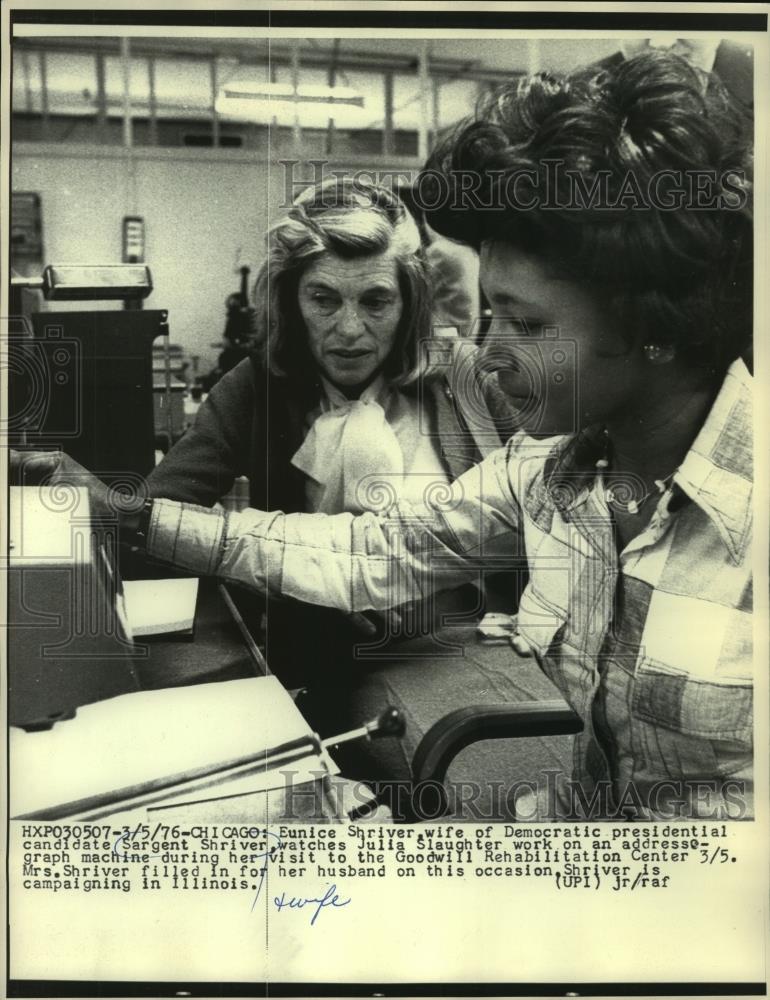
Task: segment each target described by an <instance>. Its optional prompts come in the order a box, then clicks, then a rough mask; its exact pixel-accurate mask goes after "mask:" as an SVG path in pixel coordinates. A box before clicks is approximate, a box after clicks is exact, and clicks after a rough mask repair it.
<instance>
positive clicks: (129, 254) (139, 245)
mask: <svg viewBox="0 0 770 1000" xmlns="http://www.w3.org/2000/svg"><path fill="white" fill-rule="evenodd" d="M123 263H124V264H144V219H143V218H142V217H141V216H140V215H126V216H124V217H123Z"/></svg>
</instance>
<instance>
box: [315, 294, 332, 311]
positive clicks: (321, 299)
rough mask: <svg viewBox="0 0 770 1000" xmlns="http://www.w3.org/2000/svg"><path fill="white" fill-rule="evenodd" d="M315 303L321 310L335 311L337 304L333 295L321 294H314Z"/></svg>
mask: <svg viewBox="0 0 770 1000" xmlns="http://www.w3.org/2000/svg"><path fill="white" fill-rule="evenodd" d="M313 302H314V304H315V305H317V306H318V307H319V308H320V309H333V308H334V306H335V304H336V303H335V300H334V299H333V298H332V296H331V295H323V294H322V293H321V292H316V293H314V295H313Z"/></svg>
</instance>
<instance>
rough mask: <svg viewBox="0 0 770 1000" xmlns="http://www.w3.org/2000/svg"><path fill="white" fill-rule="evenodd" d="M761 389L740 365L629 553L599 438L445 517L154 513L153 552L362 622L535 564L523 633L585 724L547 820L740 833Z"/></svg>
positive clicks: (747, 806) (527, 445)
mask: <svg viewBox="0 0 770 1000" xmlns="http://www.w3.org/2000/svg"><path fill="white" fill-rule="evenodd" d="M751 392H752V386H751V378H750V376H749V373H748V371H747V370H746V367H745V365H744V364H743V362H741V361H737V362H735V363H734V364H733V365H732V366H731V368H730V370H729V372H728V373H727V376H726V378H725V381H724V383H723V386H722V388H721V390H720V392H719V394H718V396H717V398H716V400H715V402H714V405H713V407H712V409H711V412H710V414H709V416H708V418H707V420H706V422H705V424H704V425H703V427H702V428H701V430H700V432H699V434H698V436H697V438H696V440H695V442H694V443H693V445H692V447H691V449H690V451H689V452H688V454H687V456H686V457H685V460H684V462H683V463H682V465H681V466H680V468H679V469H678V471H677V473H676V475H675V476H674V479H673V488H672V491H671V492H670V493H668V494H666V495H665V496H664V497H663V498H662V499H661V501H660V502H659V504H658V507H657V509H656V511H655V513H654V515H653V517H652V519H651V521H650V523H649V525H648V526H647V527H646V528H645V529H644V530H643V531H642V532H641V533H640V534H639V535H638V536H637V537H635V538H634V539H633V540H632V541H631V542H630V543H629V544H628V545H627V546H626V547H625V549H624V550H623V551H622V552H621V553H620V554H619V555H618V552H617V548H616V544H615V536H614V528H613V523H612V517H611V514H610V511H609V509H608V506H607V503H606V499H605V491H604V488H603V487H602V484H601V477H600V476H599V477H597V472H596V466H595V462H596V458H597V452H596V445H597V441H596V436H595V434H592V433H591V432H584V433H581V434H579V435H577V436H574V437H561V438H556V439H550V440H549V441H547V442H542V441H540V442H536V441H534V440H533V439H532V438H529V437H527V436H525V435H523V434H519V435H516V436H514V437H513V438H512V439H511V440H510V441H509V442H508V445H507V446H506V447H505V448H501V449H499V450H498V451H496V452H494V453H493V454H492V455H491V456H489V457H488V458H487V459H486V460H485V461H483V462H482V463H481V464H480V465H478V466H476V467H475V468H473V469H471V470H470V471H469V472H467V473H466V474H465V475H463V476H462V477H461V478H460V479H459V480H457V481H456V482H455V483H454V484H453V486H452V488H451V490H449V489H448V490H447V491H446V495H443V496H438V497H435V498H434V502H433V503H432V504H431V505H426V506H424V507H412V506H410V505H408V504H405V503H400V504H398V505H396V506H393V507H391V508H390V509H388V510H386V511H385V510H384V511H383V512H382V513H381V514H379V515H378V514H375V513H369V514H364V515H361V516H359V517H353V516H352V515H350V514H339V515H335V516H332V517H329V516H326V515H319V514H289V515H285V514H281V513H263V512H260V511H254V510H248V511H243V512H241V513H238V514H229V515H224V514H215V513H212V512H210V511H204V510H202V509H201V508H195V507H190V506H188V505H182V504H173V503H171V502H169V501H156V502H155V504H154V507H153V512H152V517H151V523H150V530H149V535H148V548H149V551H150V553H151V554H153V555H155V556H157V557H159V558H162V559H167V560H169V561H172V562H175V563H177V564H179V565H182V566H186V567H187V568H189V569H191V570H193V571H195V572H197V573H202V574H207V573H210V574H217V575H219V576H222V577H225V578H227V579H230V580H234V581H238V582H240V583H245V584H247V585H250V586H252V587H254V586H256V587H258V588H260V589H265V590H267V591H268V592H269V593H275V594H279V593H283V594H284V595H287V596H291V597H295V598H298V599H300V600H303V601H308V602H311V603H318V604H328V605H331V606H334V607H337V608H340V609H343V610H348V611H350V610H365V609H367V608H385V607H388V606H391V605H394V604H401V603H404V602H405V601H406V600H412V599H415V598H424V597H425V596H426V595H428V594H430V593H432V592H433V591H435V590H437V589H439V588H441V587H442V586H449V585H451V586H456V585H457V584H458V583H459V582H461V581H463V580H469V579H475V580H477V579H478V578H479V576H480V575H483V573H485V572H490V571H498V570H500V569H506V568H511V567H512V566H515V565H523V564H526V565H527V566H528V568H529V575H530V578H529V583H528V585H527V587H526V590H525V591H524V594H523V596H522V598H521V602H520V605H519V611H518V628H519V631H520V634H521V636H523V637H524V639H525V640H526V641H527V643H528V644H529V646H530V647H531V648H532V650H533V652H534V654H535V655H536V656H537V658H538V660H539V662H540V663H541V665H542V668H543V670H544V671H545V672H546V674H547V675H548V677H550V678H551V680H552V681H553V682H554V683H555V684H556V685H557V686H558V688H559V689H560V690H561V691H562V692H563V694H564V697H565V698H566V700H567V701H568V702H569V703H570V704H571V705H572V706H573V708H574V709H575V710H576V711H577V712H578V713H579V715H580V716H581V718H582V719H583V720H584V724H585V729H584V732H583V733H582V734H581V735H580V736H579V737H577V738H576V740H575V749H574V772H573V774H572V775H570V776H560V777H558V779H556V780H555V783H554V785H553V786H552V787H551V788H550V789H549V790H547V793H548V795H549V797H550V801H548V802H547V803H546V802H543V810H544V812H545V813H547V814H548V815H550V816H553V815H557V816H574V815H591V816H594V817H597V816H602V815H605V816H606V815H624V816H628V817H629V818H630V817H637V818H652V817H658V818H665V819H673V818H677V817H679V816H702V817H704V818H706V817H709V818H711V817H714V818H716V817H720V818H741V817H742V816H747V815H750V813H751V795H752V771H753V769H752V693H753V687H752V634H751V628H752V625H751V557H752V553H751V524H752V504H751V498H752V458H751V440H752V419H751ZM617 492H618V491H617V488H616V493H617ZM515 668H516V657H515V654H513V652H512V657H511V669H512V670H515ZM554 789H556V792H555V793H554ZM540 797H541V801H543V791H542V790H541V793H540Z"/></svg>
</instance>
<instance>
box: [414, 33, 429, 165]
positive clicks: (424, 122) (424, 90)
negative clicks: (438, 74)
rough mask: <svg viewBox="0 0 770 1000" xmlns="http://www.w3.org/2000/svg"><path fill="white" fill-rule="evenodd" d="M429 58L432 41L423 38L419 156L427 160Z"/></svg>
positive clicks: (421, 50) (419, 65) (418, 133)
mask: <svg viewBox="0 0 770 1000" xmlns="http://www.w3.org/2000/svg"><path fill="white" fill-rule="evenodd" d="M429 58H430V42H428V41H427V40H425V39H423V41H422V43H421V45H420V57H419V64H418V72H419V77H420V81H419V87H420V124H419V127H418V129H417V156H418V158H419V159H420V160H427V158H428V89H429V87H430V74H429V71H428V61H429Z"/></svg>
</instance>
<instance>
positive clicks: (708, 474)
mask: <svg viewBox="0 0 770 1000" xmlns="http://www.w3.org/2000/svg"><path fill="white" fill-rule="evenodd" d="M752 441H753V420H752V378H751V375H750V374H749V370H748V368H747V367H746V365H745V363H744V362H743V361H742V360H741V359H740V358H739V359H738V360H737V361H734V362H733V364H732V365H731V366H730V367H729V369H728V370H727V374H726V375H725V379H724V382H723V383H722V387H721V388H720V390H719V393H718V394H717V397H716V399H715V400H714V404H713V406H712V407H711V410H710V412H709V415H708V417H707V418H706V422H705V423H704V424H703V427H701V429H700V431H699V433H698V436H697V437H696V438H695V441H694V442H693V444H692V447H691V448H690V450H689V451H688V453H687V455H686V456H685V459H684V461H683V462H682V464H681V465H680V466H679V471H678V472H677V474H676V476H675V477H674V481H675V482H676V483H677V484H678V485H679V486H680V487H681V489H682V490H683V491H684V492H685V493H686V494H687V496H689V497H690V499H691V500H692V501H693V502H694V503H696V504H697V505H698V506H699V507H700V508H701V510H702V511H704V513H705V514H706V515H707V516H708V517H709V519H710V520H711V521H712V522H713V524H714V526H715V527H716V529H717V531H718V532H719V534H720V537H721V538H722V540H723V541H724V543H725V545H726V547H727V549H728V551H729V552H730V555H731V556H732V558H733V559H734V561H735V562H740V561H741V559H742V558H743V556H744V555H745V552H746V547H747V545H748V544H749V539H750V533H751V524H752V507H751V500H752V486H753V449H752Z"/></svg>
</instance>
